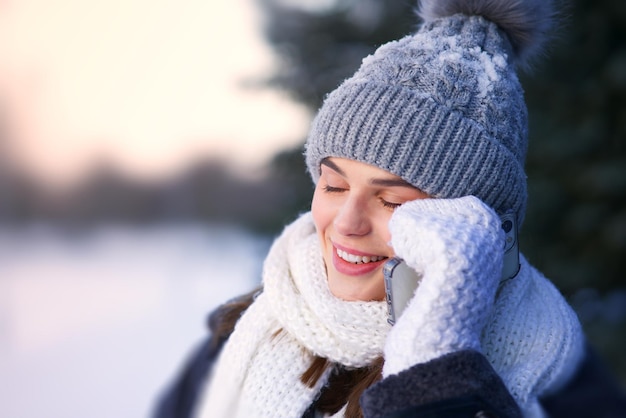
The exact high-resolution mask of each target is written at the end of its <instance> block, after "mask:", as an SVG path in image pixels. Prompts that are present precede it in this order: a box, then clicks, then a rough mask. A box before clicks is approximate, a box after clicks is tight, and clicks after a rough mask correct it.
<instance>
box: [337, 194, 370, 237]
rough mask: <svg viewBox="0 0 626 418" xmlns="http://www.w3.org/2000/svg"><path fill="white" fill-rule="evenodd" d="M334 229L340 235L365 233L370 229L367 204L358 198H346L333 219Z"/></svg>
mask: <svg viewBox="0 0 626 418" xmlns="http://www.w3.org/2000/svg"><path fill="white" fill-rule="evenodd" d="M333 224H334V227H335V230H336V231H337V232H338V233H340V234H342V235H346V236H349V235H367V234H368V233H369V232H370V231H371V226H372V224H371V221H370V218H369V215H368V211H367V205H366V204H365V203H364V202H362V201H361V200H360V199H358V198H355V197H350V198H348V199H346V200H345V201H344V202H343V204H342V205H341V207H340V208H339V210H338V211H337V213H336V215H335V219H334V222H333Z"/></svg>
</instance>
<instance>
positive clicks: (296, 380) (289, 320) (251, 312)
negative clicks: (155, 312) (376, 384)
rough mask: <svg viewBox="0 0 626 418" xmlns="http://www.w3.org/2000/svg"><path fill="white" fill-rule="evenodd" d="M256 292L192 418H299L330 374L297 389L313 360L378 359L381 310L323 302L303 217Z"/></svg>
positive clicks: (308, 224) (360, 362) (316, 258)
mask: <svg viewBox="0 0 626 418" xmlns="http://www.w3.org/2000/svg"><path fill="white" fill-rule="evenodd" d="M263 285H264V292H263V293H262V294H261V295H260V296H259V297H257V299H256V300H255V302H254V303H253V304H252V305H251V306H250V308H248V310H247V311H246V312H245V313H244V315H243V316H242V317H241V319H240V320H239V321H238V323H237V325H236V327H235V330H234V332H233V334H232V336H231V337H230V339H229V340H228V342H227V344H226V346H225V347H224V349H223V352H222V354H221V356H220V358H219V360H218V363H217V366H216V369H215V371H214V374H213V376H212V377H211V380H212V381H215V382H219V383H217V384H214V385H209V386H208V387H207V388H206V390H205V394H204V398H203V401H202V402H201V406H200V408H199V410H198V413H197V415H196V416H198V417H201V418H208V417H211V418H220V417H228V418H235V417H277V418H278V417H289V418H293V417H300V416H302V414H303V413H304V411H305V410H306V409H307V408H308V407H309V406H310V405H311V403H312V402H313V400H314V399H315V397H316V395H317V393H318V392H319V390H320V389H321V387H322V386H323V385H324V384H325V383H326V381H327V379H328V375H329V373H330V371H331V370H330V369H329V370H327V371H326V373H325V375H324V376H322V378H321V379H319V381H318V382H317V384H316V386H315V387H313V388H309V387H308V386H305V385H304V384H302V383H301V382H300V376H301V375H302V373H303V372H304V371H305V370H306V369H307V368H308V367H309V365H310V364H311V361H312V360H313V356H314V355H318V356H322V357H325V358H328V359H329V360H331V361H333V362H336V363H340V364H343V365H346V366H353V367H360V366H365V365H367V364H369V363H371V362H372V360H374V359H375V358H376V357H378V356H380V355H382V351H383V345H384V341H385V338H386V336H387V333H388V331H389V328H390V326H389V324H387V322H386V312H387V311H386V305H385V303H384V302H346V301H342V300H340V299H337V298H336V297H334V296H333V295H332V294H331V292H330V290H329V289H328V284H327V281H326V273H325V267H324V262H323V259H322V255H321V249H320V246H319V240H318V238H317V235H316V233H315V228H314V225H313V221H312V218H311V216H310V214H306V215H303V216H302V217H301V218H300V219H298V220H297V221H296V222H294V223H293V224H292V225H290V226H289V227H287V228H286V229H285V231H284V232H283V234H282V236H281V237H280V238H278V239H277V240H276V242H275V243H274V245H273V246H272V249H271V250H270V253H269V255H268V257H267V259H266V263H265V265H264V272H263ZM340 415H341V412H340V413H339V415H338V416H340Z"/></svg>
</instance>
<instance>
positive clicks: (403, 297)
mask: <svg viewBox="0 0 626 418" xmlns="http://www.w3.org/2000/svg"><path fill="white" fill-rule="evenodd" d="M500 218H501V221H502V230H503V231H504V259H503V266H502V276H501V277H500V281H501V282H502V281H505V280H509V279H512V278H513V277H515V276H516V275H517V273H518V272H519V269H520V264H519V243H518V239H517V222H516V218H515V214H513V213H506V214H504V215H502V216H501V217H500ZM383 276H384V278H385V294H386V299H387V313H388V316H387V322H389V323H390V324H391V325H393V324H395V322H396V319H397V318H399V317H400V315H401V314H402V312H403V311H404V309H405V308H406V306H407V305H408V304H409V301H410V300H411V298H412V297H413V295H414V294H415V291H416V290H417V286H418V285H419V282H420V278H421V276H420V275H419V274H418V273H417V272H416V271H415V270H413V269H412V268H411V267H409V266H407V264H406V263H405V262H404V260H402V259H401V258H399V257H393V258H391V259H389V260H388V261H387V262H386V263H385V265H384V266H383Z"/></svg>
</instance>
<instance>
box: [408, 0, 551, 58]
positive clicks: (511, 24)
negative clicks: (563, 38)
mask: <svg viewBox="0 0 626 418" xmlns="http://www.w3.org/2000/svg"><path fill="white" fill-rule="evenodd" d="M457 13H462V14H465V15H468V16H473V15H475V16H483V17H484V18H485V19H487V20H489V21H491V22H493V23H495V24H496V25H498V27H499V28H500V29H501V30H502V31H504V33H506V34H507V36H508V37H509V40H510V42H511V44H512V46H513V51H514V53H515V57H514V59H515V63H516V64H517V65H518V66H521V67H526V66H527V64H528V62H529V61H530V60H532V59H533V58H534V57H535V56H536V55H538V54H539V53H540V52H541V50H542V48H543V46H544V44H545V41H546V39H547V37H548V32H549V31H550V29H551V28H552V26H553V25H554V16H555V13H554V10H553V4H552V2H551V1H545V0H523V1H515V0H421V1H420V3H419V6H418V8H417V14H418V16H419V17H420V18H421V19H422V20H423V21H424V22H428V21H431V20H435V19H438V18H442V17H448V16H452V15H454V14H457Z"/></svg>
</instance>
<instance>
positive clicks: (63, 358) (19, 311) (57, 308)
mask: <svg viewBox="0 0 626 418" xmlns="http://www.w3.org/2000/svg"><path fill="white" fill-rule="evenodd" d="M267 245H268V243H267V242H266V241H262V240H259V239H254V238H252V237H250V236H248V235H246V234H245V233H242V232H239V231H234V230H232V229H227V228H216V227H206V226H198V225H187V226H176V227H174V226H163V227H156V228H154V227H153V228H143V229H141V228H138V229H129V228H121V227H109V228H100V229H98V230H93V231H82V232H77V233H73V234H72V233H68V232H67V231H59V230H56V229H53V228H48V227H45V226H38V227H30V228H27V229H20V230H9V229H6V228H4V229H0V417H3V418H43V417H46V418H49V417H52V418H79V417H80V418H85V417H89V418H111V417H115V418H125V417H128V418H137V417H139V418H140V417H147V416H148V414H149V411H150V408H151V406H152V405H153V402H154V399H155V396H156V395H157V394H158V392H159V390H160V389H162V388H163V386H164V385H165V384H166V382H167V381H168V379H169V378H170V377H171V376H172V375H173V374H174V373H175V371H176V370H177V368H178V367H179V365H180V362H181V361H182V359H183V358H184V356H185V355H186V354H187V353H188V352H189V350H190V349H191V348H192V347H193V345H194V344H195V343H196V342H198V341H199V339H200V338H202V336H203V335H204V319H205V317H206V314H207V312H208V311H209V310H210V309H211V308H213V307H215V306H216V305H217V304H218V303H220V302H223V301H224V300H226V299H227V298H229V297H231V296H234V295H236V294H240V293H242V292H244V291H247V290H249V289H251V288H252V287H253V286H254V285H256V283H257V280H258V277H259V275H260V269H261V263H262V258H263V255H264V254H265V252H266V251H267Z"/></svg>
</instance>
